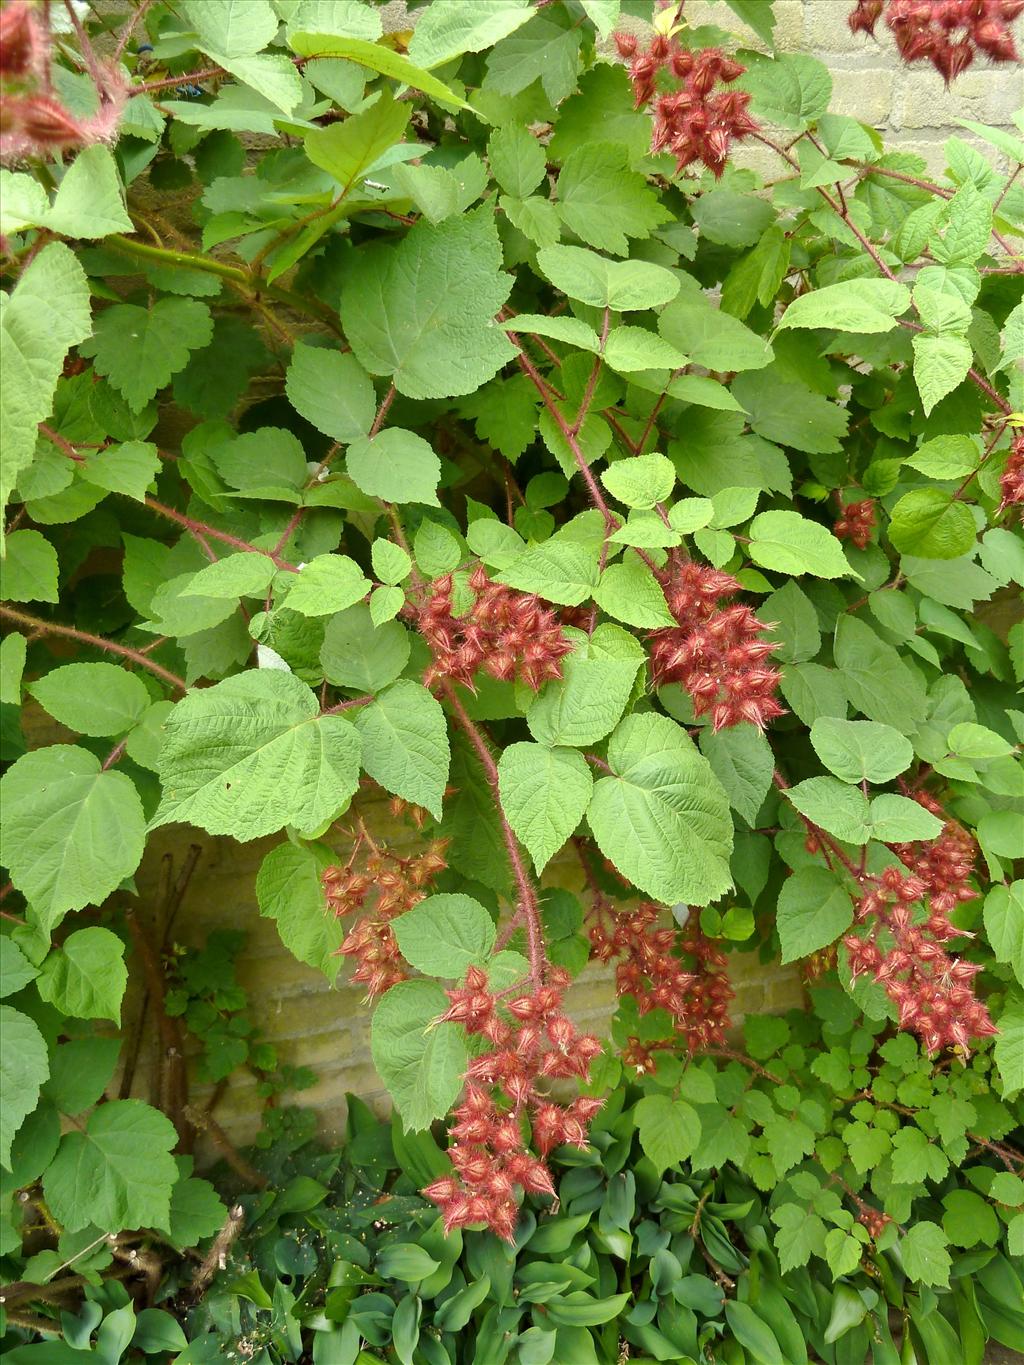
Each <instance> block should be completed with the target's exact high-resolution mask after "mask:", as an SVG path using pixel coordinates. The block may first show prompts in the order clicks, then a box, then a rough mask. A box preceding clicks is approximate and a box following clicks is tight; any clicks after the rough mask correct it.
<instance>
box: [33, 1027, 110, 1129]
mask: <svg viewBox="0 0 1024 1365" xmlns="http://www.w3.org/2000/svg"><path fill="white" fill-rule="evenodd" d="M120 1051H121V1040H120V1039H119V1038H96V1037H92V1038H72V1039H71V1040H70V1041H69V1042H67V1043H60V1044H59V1045H58V1046H57V1047H56V1048H55V1049H54V1051H53V1055H52V1059H51V1063H50V1079H49V1080H48V1081H47V1083H46V1088H45V1091H44V1093H45V1095H46V1096H47V1098H48V1099H50V1100H52V1101H53V1103H54V1104H55V1105H56V1106H57V1108H58V1109H59V1110H60V1112H61V1113H62V1114H69V1115H71V1114H82V1113H84V1112H85V1110H86V1109H91V1108H92V1107H93V1105H94V1104H96V1103H97V1102H98V1100H99V1099H100V1096H101V1095H103V1094H104V1093H105V1091H106V1089H107V1086H108V1085H109V1084H110V1082H111V1079H112V1077H113V1075H114V1068H115V1067H116V1066H117V1059H118V1055H119V1053H120ZM55 1149H56V1147H55Z"/></svg>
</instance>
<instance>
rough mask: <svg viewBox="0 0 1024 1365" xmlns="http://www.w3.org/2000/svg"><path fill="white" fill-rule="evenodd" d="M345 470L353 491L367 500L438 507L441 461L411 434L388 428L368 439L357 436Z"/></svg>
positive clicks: (426, 445) (350, 447) (428, 447)
mask: <svg viewBox="0 0 1024 1365" xmlns="http://www.w3.org/2000/svg"><path fill="white" fill-rule="evenodd" d="M345 467H346V468H347V470H348V472H349V476H350V478H351V479H352V482H353V483H354V484H355V485H356V487H357V488H358V489H359V490H360V491H361V492H363V493H367V494H369V495H370V496H371V497H374V498H383V499H384V501H385V502H425V503H429V504H430V506H432V507H438V506H439V505H440V504H439V503H438V500H437V485H438V481H439V480H440V478H441V461H440V460H439V459H438V458H437V456H436V455H435V454H434V452H433V450H431V448H430V446H429V444H428V443H427V442H426V441H425V440H424V439H423V437H422V436H417V435H416V433H415V432H412V431H403V430H402V428H401V427H388V428H387V429H386V430H385V431H382V432H379V433H378V434H377V435H376V436H374V437H372V438H371V437H368V436H359V437H357V439H356V440H354V441H353V442H352V444H351V445H350V446H349V448H348V454H347V456H346V458H345Z"/></svg>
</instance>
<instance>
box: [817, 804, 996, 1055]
mask: <svg viewBox="0 0 1024 1365" xmlns="http://www.w3.org/2000/svg"><path fill="white" fill-rule="evenodd" d="M916 799H917V800H919V801H920V802H921V804H922V805H924V806H926V807H927V808H928V809H929V810H931V811H933V813H936V814H941V813H942V812H941V807H940V806H939V805H938V803H937V802H936V801H934V800H933V799H932V798H931V797H928V796H924V795H920V794H919V795H918V796H917V798H916ZM892 847H893V851H894V852H895V853H896V855H897V857H898V858H899V859H900V861H901V862H902V863H903V865H904V867H905V868H906V869H907V870H906V871H903V870H901V869H900V868H898V867H887V868H886V869H885V871H884V872H883V873H882V875H881V876H880V877H878V878H877V879H874V883H873V886H872V888H871V889H870V890H868V891H867V892H866V893H865V894H864V895H863V896H862V897H861V899H860V902H859V904H858V906H857V919H858V920H859V921H860V922H861V923H862V924H864V923H866V924H868V926H869V927H868V936H867V937H866V938H861V937H860V936H859V935H857V934H849V935H847V937H846V938H844V940H843V942H844V944H845V946H846V950H847V954H848V956H849V961H850V971H851V975H852V976H853V978H854V979H856V978H857V977H858V976H860V975H861V973H863V972H870V973H871V974H872V976H873V977H874V979H875V981H877V982H878V983H879V984H880V985H881V986H883V987H884V988H885V991H886V994H887V995H888V996H889V999H890V1000H892V1001H893V1003H894V1004H895V1005H896V1007H897V1009H898V1011H899V1024H900V1028H903V1029H910V1030H912V1031H913V1032H915V1033H916V1034H918V1036H919V1037H920V1038H921V1041H922V1042H923V1043H924V1045H925V1047H926V1049H927V1050H928V1051H929V1052H938V1051H939V1050H940V1048H943V1047H956V1048H959V1049H960V1051H961V1052H964V1053H966V1052H967V1051H968V1049H969V1045H970V1040H971V1038H984V1037H986V1036H988V1035H990V1034H993V1033H995V1032H996V1029H995V1026H994V1025H993V1023H992V1020H991V1018H990V1017H989V1013H988V1010H987V1009H986V1008H985V1006H984V1005H983V1004H982V1003H981V1002H980V1001H979V1000H978V999H977V997H976V996H975V994H974V990H973V988H972V982H973V980H974V977H975V976H976V975H977V973H978V972H979V971H980V970H981V968H980V967H979V966H976V965H975V964H974V963H970V962H964V961H963V960H961V959H957V958H953V957H951V956H950V955H949V953H948V952H947V950H946V948H945V946H944V945H945V944H947V943H948V942H949V940H950V939H953V938H958V937H969V935H966V934H965V933H964V931H963V930H962V929H957V928H956V927H955V926H954V925H953V924H951V923H950V919H949V916H950V914H951V913H952V912H953V911H954V910H955V909H956V908H957V906H958V905H960V904H961V903H962V902H964V901H968V900H973V899H974V898H975V896H976V894H977V893H976V892H974V891H972V890H971V889H970V887H969V886H968V878H969V877H970V875H971V872H972V870H973V867H974V857H975V848H974V841H973V840H972V839H971V836H970V835H969V834H968V833H967V831H966V830H965V829H964V828H963V827H962V826H961V825H958V824H957V823H956V821H953V820H947V821H946V823H945V825H944V826H943V829H942V833H941V834H940V835H939V837H938V838H937V839H935V840H933V841H931V842H915V843H911V844H897V845H893V846H892ZM918 905H921V906H923V909H922V910H921V911H920V912H919V913H915V906H918ZM880 939H882V940H883V942H884V944H885V946H883V944H882V943H880V941H879V940H880Z"/></svg>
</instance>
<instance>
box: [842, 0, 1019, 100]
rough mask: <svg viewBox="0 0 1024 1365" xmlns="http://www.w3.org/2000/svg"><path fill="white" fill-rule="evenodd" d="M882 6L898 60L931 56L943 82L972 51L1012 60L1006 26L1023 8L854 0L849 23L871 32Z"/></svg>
mask: <svg viewBox="0 0 1024 1365" xmlns="http://www.w3.org/2000/svg"><path fill="white" fill-rule="evenodd" d="M883 11H884V12H885V22H886V24H887V25H888V27H889V28H890V29H892V32H893V35H894V36H895V38H896V46H897V47H898V48H899V51H900V56H901V57H902V58H903V60H904V61H905V62H920V61H929V62H931V64H932V65H933V66H934V67H935V69H936V70H937V71H939V72H940V73H941V74H942V76H943V77H944V78H945V81H946V84H947V85H948V84H949V82H950V81H951V80H953V78H954V77H955V76H959V74H960V72H961V71H965V70H966V69H967V67H969V66H970V64H971V63H972V62H973V61H974V58H975V55H976V54H977V53H978V52H981V53H984V54H985V55H986V56H988V57H991V59H992V60H993V61H994V62H1014V61H1016V60H1017V48H1016V45H1015V43H1014V40H1013V34H1012V33H1011V32H1010V27H1009V26H1010V24H1012V23H1013V21H1014V20H1015V19H1016V18H1018V17H1019V16H1020V15H1021V14H1024V0H857V5H856V8H855V9H854V10H853V13H852V14H851V15H850V17H849V25H850V28H851V29H852V30H853V31H854V33H858V32H863V33H873V32H874V30H875V25H876V24H877V22H878V20H879V18H880V17H881V15H882V13H883Z"/></svg>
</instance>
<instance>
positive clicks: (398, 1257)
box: [376, 1242, 441, 1284]
mask: <svg viewBox="0 0 1024 1365" xmlns="http://www.w3.org/2000/svg"><path fill="white" fill-rule="evenodd" d="M440 1264H441V1262H440V1261H435V1260H434V1258H433V1257H432V1256H431V1255H430V1254H429V1252H428V1251H427V1250H426V1249H425V1248H424V1247H421V1246H418V1245H417V1244H416V1243H415V1242H398V1243H396V1244H394V1245H392V1246H387V1247H384V1248H382V1250H381V1251H380V1252H379V1254H378V1256H377V1260H376V1265H377V1271H378V1273H379V1274H381V1275H385V1276H387V1278H388V1279H395V1280H405V1281H406V1282H407V1283H410V1284H412V1283H415V1282H417V1281H419V1280H425V1279H426V1278H427V1277H428V1276H429V1275H432V1274H433V1273H434V1271H435V1270H436V1269H437V1268H438V1266H439V1265H440Z"/></svg>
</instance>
